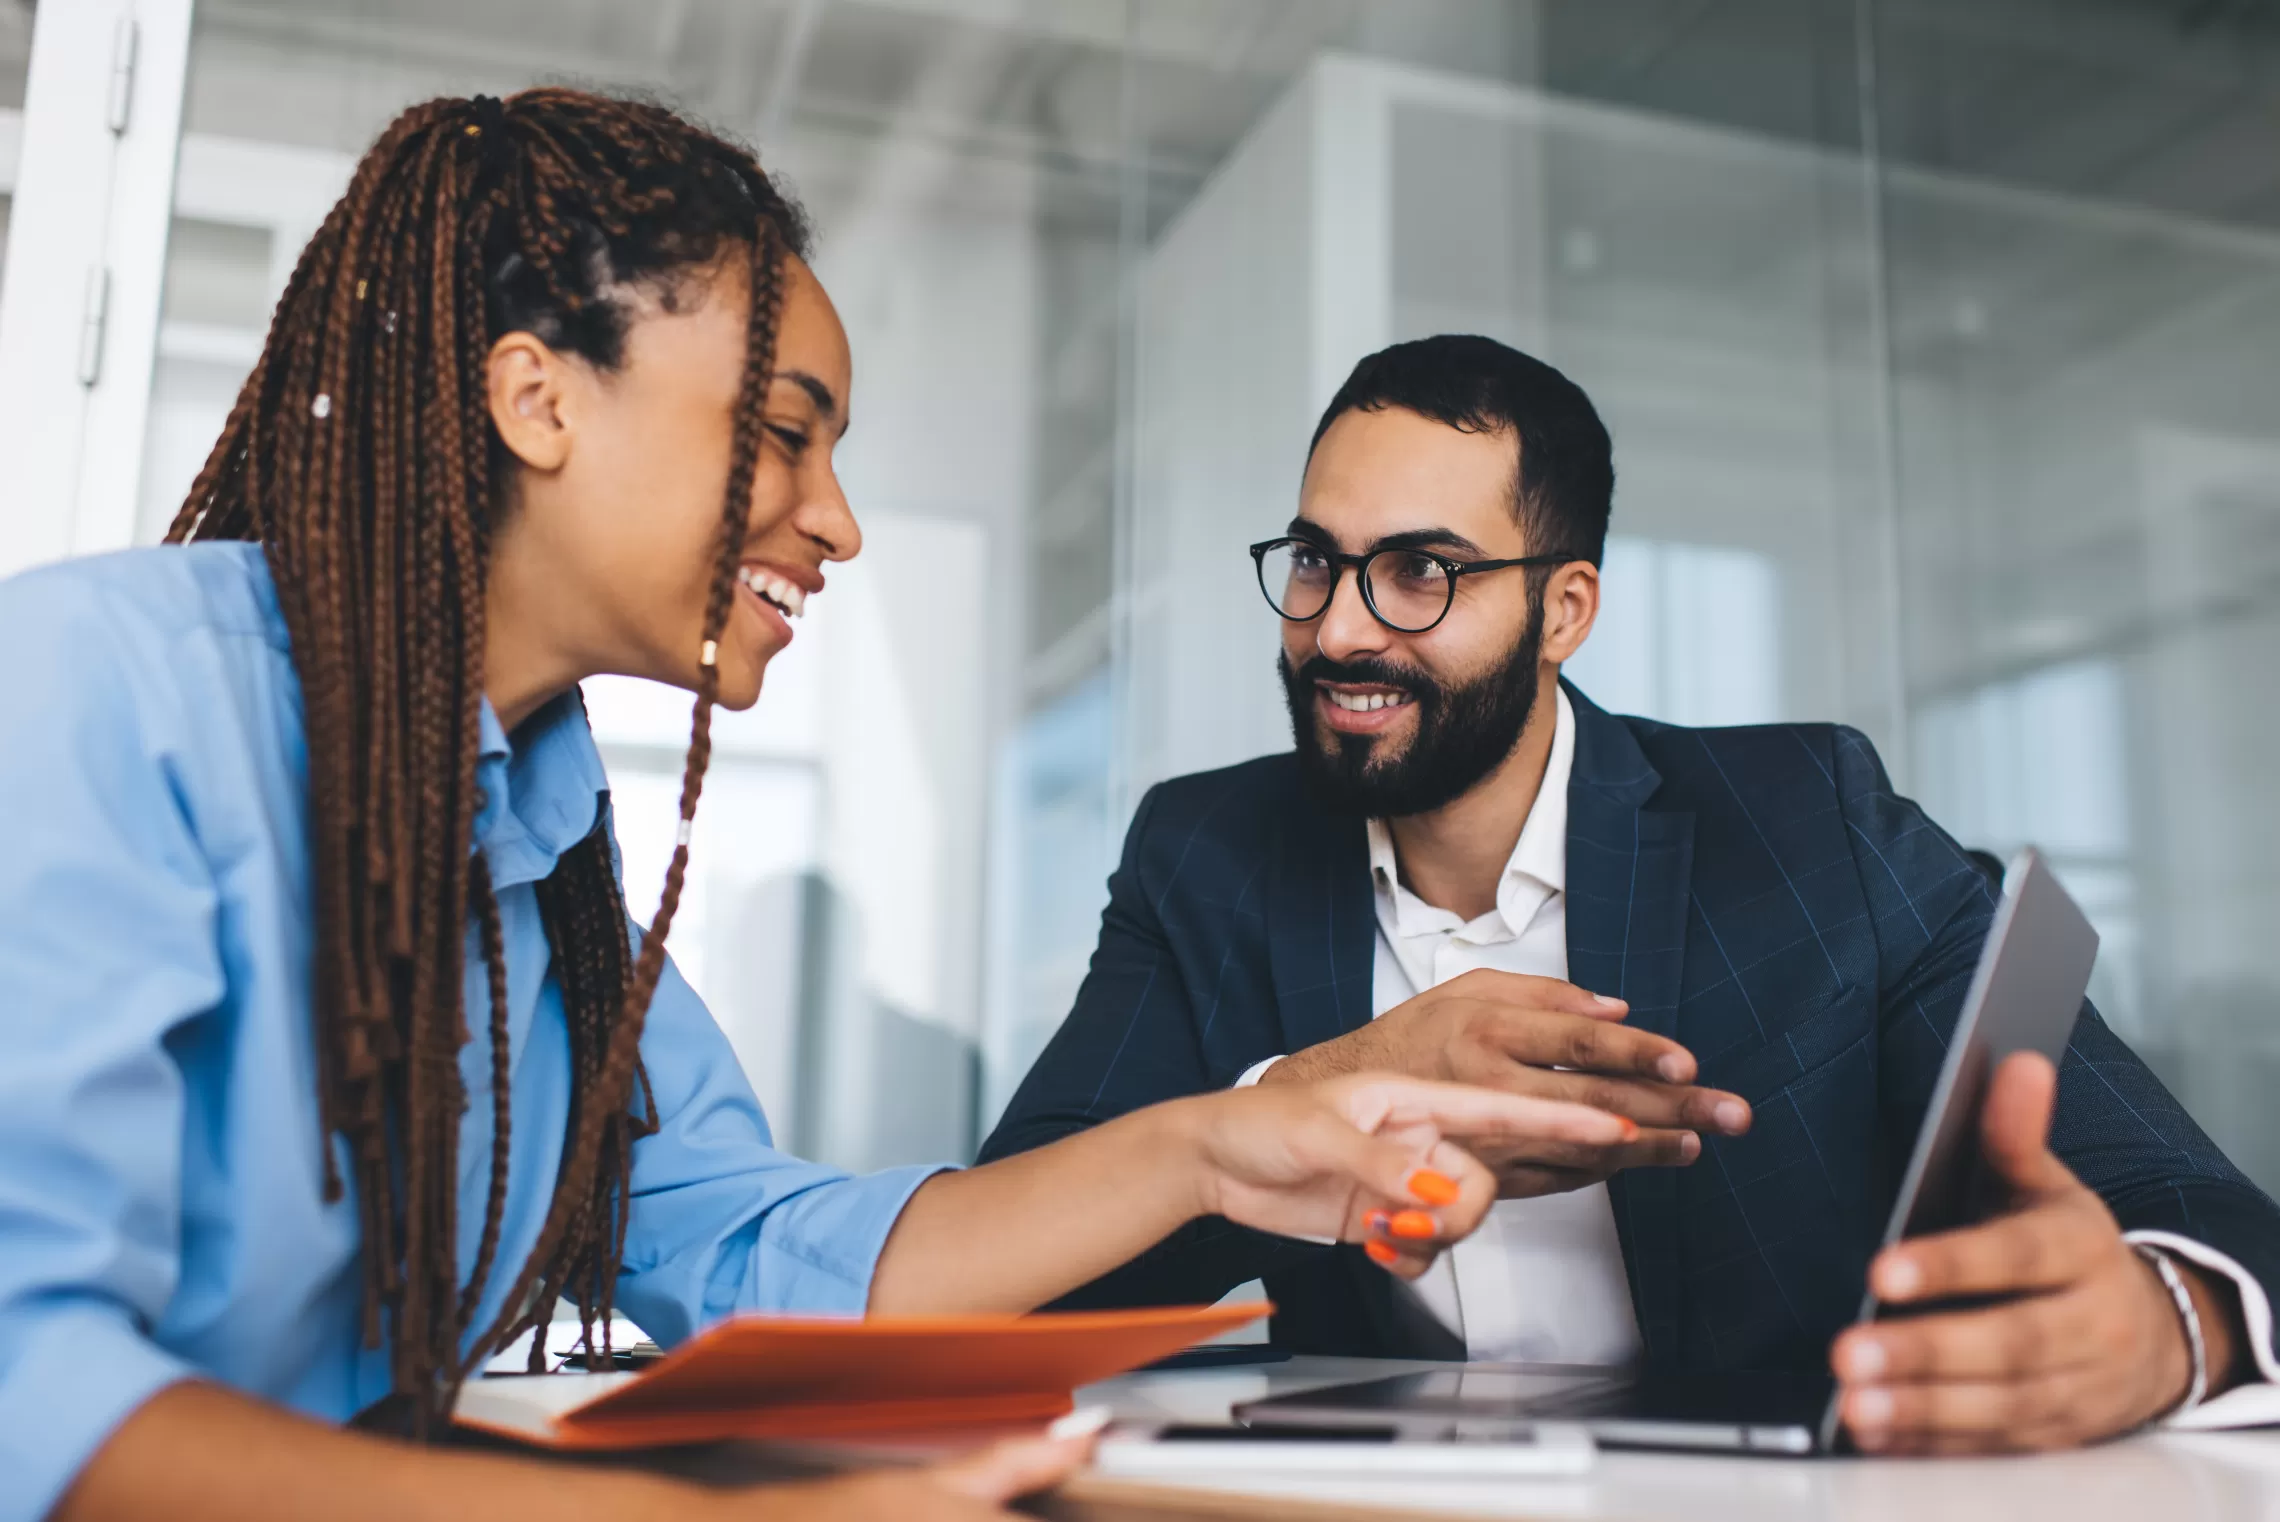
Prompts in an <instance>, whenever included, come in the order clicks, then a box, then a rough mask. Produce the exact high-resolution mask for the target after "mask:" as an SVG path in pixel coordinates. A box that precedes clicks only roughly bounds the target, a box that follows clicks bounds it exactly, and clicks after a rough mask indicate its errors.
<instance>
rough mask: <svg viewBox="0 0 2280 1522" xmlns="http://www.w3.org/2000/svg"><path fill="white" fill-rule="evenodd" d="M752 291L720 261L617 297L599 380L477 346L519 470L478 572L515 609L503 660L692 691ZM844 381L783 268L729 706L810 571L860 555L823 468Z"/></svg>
mask: <svg viewBox="0 0 2280 1522" xmlns="http://www.w3.org/2000/svg"><path fill="white" fill-rule="evenodd" d="M748 288H749V274H748V270H747V267H746V265H745V264H744V262H743V261H742V260H741V259H739V258H730V259H727V260H723V261H722V262H721V263H719V264H717V265H715V266H713V267H711V268H709V269H704V270H692V271H690V272H688V273H687V274H686V275H684V276H683V277H682V278H681V279H680V280H679V281H678V282H677V283H676V284H675V285H673V286H671V287H670V288H667V289H665V290H662V291H656V290H648V289H642V290H636V291H630V292H626V293H622V294H621V298H620V299H622V300H623V301H624V302H625V304H626V307H627V309H628V311H629V313H630V316H631V321H630V322H629V323H628V325H627V330H626V335H625V344H624V354H623V362H622V363H621V364H620V365H619V366H618V367H617V368H616V369H614V370H608V371H604V370H601V369H598V368H596V367H594V366H592V365H589V364H587V363H585V362H584V361H582V360H579V359H576V358H573V357H567V356H564V355H562V354H559V353H557V352H555V351H553V350H551V349H548V348H547V346H546V345H545V344H543V343H542V342H540V341H539V340H538V339H537V338H535V337H533V336H532V335H530V334H527V333H510V334H507V335H505V336H504V337H502V338H501V339H500V340H499V341H498V343H497V344H496V345H495V346H494V347H493V349H492V353H491V376H490V379H491V404H492V416H493V421H494V422H495V423H496V424H497V426H498V428H499V431H500V436H501V438H502V440H503V441H504V442H505V443H506V445H507V448H508V449H509V451H510V452H511V453H513V454H514V455H515V456H516V457H517V458H518V460H519V461H520V464H521V467H522V468H521V470H520V471H519V473H518V479H517V481H516V484H515V490H514V492H513V497H512V500H511V502H510V504H509V506H508V508H507V511H508V513H509V515H510V522H509V526H508V532H507V536H506V537H507V538H508V539H511V540H512V541H513V543H514V552H513V555H512V556H511V557H509V556H506V555H495V556H494V562H493V571H494V578H495V581H503V582H504V583H506V584H505V585H502V586H501V587H500V588H499V591H500V592H502V593H504V594H505V597H504V601H505V603H506V606H507V607H510V608H512V609H513V611H514V619H513V622H514V624H515V628H513V629H511V630H510V629H506V628H499V627H494V629H493V630H492V639H493V643H494V645H500V646H503V647H504V648H502V649H501V651H500V653H501V654H509V652H510V651H511V649H512V644H513V642H515V641H518V640H526V639H528V640H533V641H535V643H536V645H537V646H539V647H541V648H542V649H543V651H544V654H543V655H542V654H541V653H540V650H533V651H532V659H533V660H534V662H535V663H536V664H539V665H543V666H552V667H559V668H561V669H560V670H559V671H557V672H556V673H555V675H556V676H557V677H558V678H566V679H567V680H572V681H574V680H578V679H580V678H582V677H583V676H586V675H593V674H599V673H604V672H607V673H614V674H621V675H627V676H639V677H647V678H649V679H651V680H653V681H660V682H667V683H671V684H672V685H674V686H677V687H685V688H690V689H694V688H695V687H696V686H697V684H698V681H699V677H700V668H699V660H700V651H701V649H702V645H703V641H704V625H705V610H706V602H707V599H708V598H709V597H710V595H711V592H712V586H713V570H714V566H715V564H716V561H715V556H716V554H717V551H718V547H719V544H720V534H721V519H722V511H723V502H722V492H723V489H724V483H726V481H727V480H728V477H729V474H730V467H731V464H732V463H733V462H732V455H733V453H734V450H735V442H736V421H737V419H736V412H737V403H738V400H739V395H740V392H741V389H742V383H743V378H744V353H745V325H746V315H747V312H748V311H749V297H748V295H747V291H748ZM852 371H853V365H852V361H851V359H850V356H849V354H848V348H847V334H846V330H845V329H844V328H843V327H842V326H841V325H840V321H839V314H838V313H837V311H835V310H834V309H833V307H832V304H831V298H830V297H829V296H827V295H826V294H825V293H824V289H823V287H822V285H821V284H819V283H818V282H817V280H816V278H815V275H814V273H813V272H812V271H811V270H810V269H809V268H808V267H807V265H806V263H805V262H803V261H801V260H799V259H796V258H789V259H787V260H786V261H785V280H784V298H783V305H782V310H781V313H780V315H779V319H778V324H777V335H776V345H775V363H774V366H773V369H772V373H771V374H770V376H769V379H768V383H767V387H766V390H765V394H764V395H763V397H762V400H761V406H760V410H759V416H758V417H757V418H756V419H754V420H753V425H754V426H753V429H752V438H753V440H754V445H755V449H756V458H755V460H754V464H753V471H752V490H751V493H750V495H749V497H748V499H747V501H746V504H745V512H744V522H743V537H742V541H741V544H740V546H739V553H738V568H737V577H736V585H735V586H734V587H733V588H732V589H731V592H730V605H729V611H728V620H727V623H726V625H725V626H724V627H723V628H722V630H721V632H720V636H719V645H720V649H719V667H720V685H719V692H718V699H719V701H720V703H721V704H722V705H723V706H725V707H729V708H748V707H750V706H751V705H752V704H753V703H754V702H755V701H756V700H757V699H758V697H759V695H760V685H761V679H762V676H763V674H764V673H765V671H766V669H767V665H768V662H769V661H770V660H771V659H773V658H774V657H775V655H776V654H777V653H778V652H779V651H781V650H783V649H784V648H785V647H786V646H787V645H789V644H790V643H791V642H792V638H793V629H794V626H795V623H796V621H797V620H798V619H799V618H800V616H801V615H802V614H803V613H804V611H805V608H806V604H807V601H808V599H809V598H811V597H813V596H815V595H816V594H818V593H820V592H822V591H823V589H824V569H823V568H824V566H825V564H826V563H827V562H831V561H839V560H846V559H848V558H850V557H852V556H853V555H854V554H855V553H856V551H857V550H858V549H860V548H861V546H862V532H861V530H860V529H859V528H858V527H857V526H856V523H855V517H854V514H853V512H852V511H851V510H850V509H849V507H848V505H847V499H846V496H845V495H844V494H843V493H842V492H841V490H840V486H839V478H838V475H837V474H836V472H835V470H834V468H833V458H832V457H833V451H834V450H835V449H836V447H837V446H838V443H839V440H840V438H841V437H842V436H843V435H844V434H845V432H846V430H847V422H848V398H849V389H850V386H851V384H852V378H853V376H852ZM500 600H501V599H500V597H499V596H497V595H495V596H494V602H498V601H500ZM549 657H551V658H549ZM510 658H512V657H511V656H510Z"/></svg>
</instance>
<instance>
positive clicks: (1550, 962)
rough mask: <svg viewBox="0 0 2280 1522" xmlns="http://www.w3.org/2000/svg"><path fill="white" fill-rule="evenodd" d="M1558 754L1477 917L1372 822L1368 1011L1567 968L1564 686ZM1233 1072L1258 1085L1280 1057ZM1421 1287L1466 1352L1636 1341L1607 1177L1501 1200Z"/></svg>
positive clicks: (1574, 1359)
mask: <svg viewBox="0 0 2280 1522" xmlns="http://www.w3.org/2000/svg"><path fill="white" fill-rule="evenodd" d="M1557 701H1558V707H1557V709H1556V711H1555V713H1554V715H1553V726H1552V753H1551V758H1550V760H1549V761H1548V762H1547V763H1546V765H1545V767H1544V781H1543V785H1542V787H1541V788H1539V789H1538V791H1537V793H1536V802H1535V805H1534V806H1533V807H1532V808H1530V809H1529V811H1528V819H1527V822H1526V823H1525V824H1523V825H1522V826H1521V829H1520V839H1519V842H1518V843H1517V844H1516V845H1514V846H1513V848H1512V859H1511V861H1510V862H1509V863H1507V864H1506V866H1505V868H1504V875H1503V877H1501V878H1500V879H1498V881H1497V885H1496V907H1495V908H1494V909H1491V910H1490V911H1489V912H1488V913H1486V914H1483V915H1481V916H1480V917H1479V918H1478V919H1475V920H1473V921H1471V922H1470V923H1467V922H1465V921H1463V920H1461V919H1459V918H1458V917H1457V916H1456V915H1455V914H1453V913H1451V912H1450V911H1449V910H1446V909H1437V908H1435V907H1434V906H1433V905H1431V904H1428V903H1426V902H1425V901H1424V900H1423V899H1421V898H1419V897H1418V896H1417V895H1416V894H1414V893H1412V892H1410V891H1409V890H1408V889H1407V888H1405V887H1403V886H1402V884H1401V869H1400V865H1399V863H1398V862H1397V861H1396V860H1395V857H1394V850H1393V832H1392V831H1390V830H1389V829H1387V828H1386V826H1385V822H1384V821H1383V820H1378V819H1373V820H1371V821H1370V822H1369V847H1370V881H1371V886H1372V888H1373V889H1374V891H1375V894H1376V898H1377V924H1378V933H1377V954H1376V958H1375V962H1374V966H1373V969H1372V973H1371V979H1370V1014H1371V1017H1372V1018H1373V1019H1374V1018H1375V1017H1377V1016H1379V1015H1382V1014H1384V1013H1385V1012H1386V1011H1387V1010H1389V1009H1392V1008H1393V1007H1394V1006H1395V1005H1397V1004H1403V1003H1406V1002H1407V1001H1408V1000H1410V999H1412V998H1414V997H1416V996H1417V995H1418V994H1420V993H1423V992H1424V991H1425V990H1426V989H1429V988H1436V987H1438V986H1440V985H1441V984H1443V983H1446V982H1448V981H1449V980H1450V979H1451V978H1454V977H1457V976H1459V975H1460V974H1463V973H1467V972H1471V971H1472V970H1473V969H1475V968H1480V967H1486V968H1490V969H1493V970H1494V971H1497V972H1515V973H1526V974H1529V975H1531V976H1535V977H1543V978H1562V979H1564V978H1566V977H1567V813H1568V810H1567V795H1568V775H1569V773H1570V772H1571V771H1572V770H1573V768H1574V765H1575V712H1574V710H1573V709H1572V708H1571V707H1570V706H1569V704H1568V697H1567V694H1566V693H1565V692H1559V693H1558V694H1557ZM1276 1060H1279V1059H1269V1060H1268V1061H1267V1062H1262V1063H1259V1064H1258V1065H1257V1066H1255V1067H1253V1068H1252V1069H1251V1070H1250V1071H1249V1072H1247V1073H1245V1074H1244V1075H1243V1076H1242V1077H1241V1078H1240V1079H1238V1080H1237V1084H1238V1086H1240V1085H1242V1084H1248V1083H1256V1082H1257V1081H1258V1078H1259V1075H1260V1074H1262V1073H1264V1072H1265V1071H1266V1070H1267V1069H1268V1067H1270V1066H1271V1065H1272V1064H1273V1062H1274V1061H1276ZM1411 1288H1412V1289H1413V1290H1414V1291H1415V1292H1416V1294H1417V1296H1418V1298H1419V1299H1420V1300H1422V1301H1423V1302H1424V1303H1425V1305H1426V1307H1427V1309H1429V1310H1431V1311H1432V1312H1433V1314H1434V1316H1436V1317H1437V1318H1438V1319H1439V1320H1440V1322H1441V1324H1442V1325H1444V1326H1446V1327H1447V1328H1448V1329H1449V1330H1450V1331H1451V1332H1452V1333H1454V1334H1455V1335H1456V1336H1457V1337H1459V1338H1460V1339H1462V1340H1463V1342H1464V1345H1465V1351H1466V1354H1467V1356H1469V1357H1472V1358H1478V1359H1524V1360H1527V1361H1529V1362H1533V1363H1589V1364H1620V1363H1629V1362H1631V1361H1633V1360H1634V1359H1636V1358H1637V1357H1638V1355H1639V1352H1640V1343H1639V1325H1638V1320H1637V1318H1636V1316H1635V1315H1634V1314H1633V1312H1632V1309H1631V1288H1630V1284H1629V1281H1628V1280H1627V1279H1626V1278H1625V1277H1624V1273H1623V1249H1622V1244H1621V1243H1620V1241H1618V1239H1617V1238H1616V1235H1615V1211H1614V1206H1613V1204H1612V1203H1611V1202H1610V1200H1609V1198H1608V1194H1607V1186H1606V1185H1605V1184H1594V1185H1592V1186H1591V1187H1589V1188H1587V1189H1577V1190H1574V1191H1571V1192H1569V1193H1566V1194H1551V1195H1543V1196H1539V1197H1538V1198H1535V1199H1528V1200H1499V1201H1497V1203H1496V1204H1495V1205H1494V1206H1493V1207H1491V1208H1490V1210H1489V1213H1488V1218H1487V1219H1486V1220H1484V1221H1483V1222H1482V1223H1481V1226H1480V1230H1478V1231H1477V1232H1475V1233H1473V1235H1472V1236H1470V1237H1468V1238H1466V1239H1465V1240H1464V1241H1462V1242H1460V1243H1458V1244H1457V1245H1456V1246H1455V1247H1454V1248H1452V1249H1451V1250H1450V1251H1448V1252H1446V1253H1444V1254H1442V1255H1441V1259H1440V1261H1439V1262H1438V1263H1435V1264H1434V1265H1433V1267H1432V1268H1431V1269H1430V1270H1428V1271H1427V1272H1426V1274H1425V1275H1424V1277H1423V1278H1421V1279H1418V1280H1417V1281H1416V1282H1415V1283H1414V1284H1413V1285H1412V1286H1411Z"/></svg>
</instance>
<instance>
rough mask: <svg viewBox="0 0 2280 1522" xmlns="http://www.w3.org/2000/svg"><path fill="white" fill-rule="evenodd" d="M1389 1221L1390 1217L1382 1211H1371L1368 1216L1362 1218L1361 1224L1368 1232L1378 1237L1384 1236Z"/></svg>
mask: <svg viewBox="0 0 2280 1522" xmlns="http://www.w3.org/2000/svg"><path fill="white" fill-rule="evenodd" d="M1391 1220H1392V1217H1391V1216H1388V1215H1387V1214H1386V1213H1385V1212H1384V1211H1382V1210H1373V1211H1371V1212H1370V1213H1369V1214H1367V1215H1365V1216H1363V1217H1362V1224H1363V1225H1364V1226H1367V1227H1368V1228H1369V1229H1370V1230H1372V1231H1374V1232H1376V1233H1377V1234H1378V1235H1380V1236H1383V1235H1384V1234H1385V1230H1386V1226H1387V1224H1388V1223H1389V1222H1390V1221H1391Z"/></svg>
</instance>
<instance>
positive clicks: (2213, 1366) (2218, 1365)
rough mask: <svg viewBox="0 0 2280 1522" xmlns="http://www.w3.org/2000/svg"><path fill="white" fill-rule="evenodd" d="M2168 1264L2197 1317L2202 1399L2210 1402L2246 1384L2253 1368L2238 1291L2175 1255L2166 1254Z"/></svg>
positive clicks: (2220, 1277) (2229, 1281)
mask: <svg viewBox="0 0 2280 1522" xmlns="http://www.w3.org/2000/svg"><path fill="white" fill-rule="evenodd" d="M2169 1261H2170V1262H2171V1263H2174V1264H2175V1265H2176V1266H2177V1276H2178V1277H2179V1278H2181V1279H2183V1280H2184V1281H2185V1290H2186V1293H2187V1294H2189V1295H2191V1296H2192V1297H2193V1309H2194V1311H2195V1312H2196V1313H2197V1314H2198V1315H2199V1317H2200V1322H2201V1345H2202V1349H2203V1356H2204V1357H2205V1358H2206V1360H2207V1363H2208V1369H2209V1387H2208V1390H2207V1392H2206V1394H2205V1395H2204V1396H2203V1397H2202V1398H2203V1399H2205V1400H2206V1399H2214V1398H2215V1397H2216V1396H2219V1395H2222V1394H2224V1393H2225V1392H2226V1391H2227V1390H2231V1389H2234V1388H2236V1387H2238V1386H2240V1385H2242V1384H2244V1383H2246V1382H2247V1380H2248V1376H2249V1371H2250V1369H2251V1368H2252V1366H2253V1365H2252V1363H2251V1360H2250V1358H2249V1356H2248V1332H2247V1327H2246V1326H2245V1325H2244V1323H2243V1317H2242V1314H2241V1304H2240V1291H2239V1289H2238V1288H2236V1287H2235V1286H2234V1284H2233V1283H2232V1281H2231V1280H2229V1279H2227V1278H2226V1277H2225V1276H2224V1275H2222V1274H2220V1273H2216V1272H2214V1271H2212V1270H2210V1269H2206V1268H2203V1267H2202V1266H2201V1265H2200V1264H2198V1263H2189V1262H2187V1261H2185V1260H2184V1259H2182V1258H2180V1257H2178V1256H2177V1255H2176V1254H2175V1253H2172V1254H2170V1255H2169Z"/></svg>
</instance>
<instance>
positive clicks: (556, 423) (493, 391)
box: [485, 333, 571, 471]
mask: <svg viewBox="0 0 2280 1522" xmlns="http://www.w3.org/2000/svg"><path fill="white" fill-rule="evenodd" d="M570 368H571V367H570V362H569V361H568V360H567V359H566V358H564V357H563V356H562V355H560V354H557V353H556V352H555V351H554V350H553V349H551V348H549V347H548V346H547V345H546V344H544V343H543V342H541V341H540V340H539V339H538V338H537V337H536V336H534V335H532V334H529V333H509V334H506V335H505V336H504V337H502V338H501V339H500V340H499V341H498V342H497V343H495V344H493V345H491V357H490V362H489V364H488V366H487V367H486V370H485V375H486V379H487V381H488V384H489V387H490V397H489V400H490V404H491V426H492V427H494V428H496V429H498V430H499V439H500V441H501V442H502V443H504V444H505V445H506V446H507V449H508V451H509V452H510V453H511V454H513V455H514V457H515V458H516V459H517V460H520V461H521V462H522V464H523V466H524V468H526V469H529V470H538V471H556V470H560V469H561V468H562V467H563V465H564V464H566V463H567V462H568V461H569V458H570V434H571V427H570V418H569V413H568V409H567V407H566V405H565V404H566V403H567V402H568V401H569V396H568V394H567V393H568V387H569V382H570V379H571V377H570Z"/></svg>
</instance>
